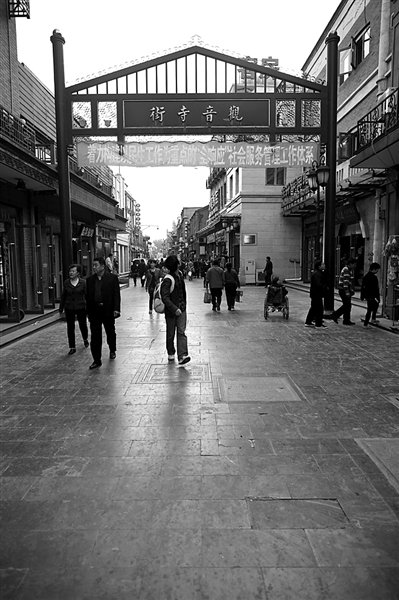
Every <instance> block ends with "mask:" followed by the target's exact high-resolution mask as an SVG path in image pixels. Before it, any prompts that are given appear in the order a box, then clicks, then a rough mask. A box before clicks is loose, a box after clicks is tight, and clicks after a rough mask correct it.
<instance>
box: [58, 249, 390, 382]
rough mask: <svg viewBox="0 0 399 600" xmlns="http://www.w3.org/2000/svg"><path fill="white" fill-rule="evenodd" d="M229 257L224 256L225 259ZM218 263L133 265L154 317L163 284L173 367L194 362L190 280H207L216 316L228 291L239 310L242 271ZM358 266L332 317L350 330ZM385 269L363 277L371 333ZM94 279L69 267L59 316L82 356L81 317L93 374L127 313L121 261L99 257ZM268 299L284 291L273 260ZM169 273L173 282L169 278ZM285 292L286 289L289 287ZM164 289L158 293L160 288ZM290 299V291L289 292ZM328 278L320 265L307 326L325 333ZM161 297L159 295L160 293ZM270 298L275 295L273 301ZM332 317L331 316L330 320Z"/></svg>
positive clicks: (174, 260)
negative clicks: (104, 346) (78, 335)
mask: <svg viewBox="0 0 399 600" xmlns="http://www.w3.org/2000/svg"><path fill="white" fill-rule="evenodd" d="M222 258H224V257H222ZM222 264H223V265H224V268H222V267H221V260H219V259H217V258H215V259H214V260H213V261H212V264H210V263H206V262H205V261H204V260H201V261H189V262H188V264H187V265H185V264H184V263H182V262H180V261H179V259H178V257H177V256H176V255H171V256H168V257H167V258H166V259H165V260H163V259H162V260H161V261H160V262H159V263H157V262H156V261H155V260H153V259H150V260H149V261H148V263H147V264H146V263H145V261H144V259H139V260H138V259H136V260H135V261H133V262H132V265H131V277H132V279H133V282H134V285H135V286H136V285H137V279H139V280H140V283H141V286H142V287H143V288H145V290H146V291H147V292H148V295H149V307H148V308H149V314H152V311H153V303H154V291H155V289H156V288H157V285H158V284H159V283H160V282H161V285H160V292H159V294H160V297H161V299H162V303H163V305H164V314H165V321H166V350H167V353H168V361H169V362H170V363H173V362H174V361H175V358H176V356H177V360H178V364H179V365H184V364H186V363H188V362H189V361H190V360H191V359H190V356H189V354H188V342H187V336H186V326H187V294H186V286H185V279H186V277H187V276H188V279H189V281H191V280H192V279H193V277H196V278H200V277H202V279H203V283H204V287H205V288H206V292H205V294H206V295H208V294H209V295H210V303H211V304H212V311H213V312H220V310H221V303H222V296H223V289H224V290H225V295H226V302H227V309H228V310H229V311H233V310H235V303H236V299H237V294H240V293H241V294H242V292H240V291H239V288H240V280H239V277H238V273H237V271H236V270H235V269H234V268H233V265H232V263H231V262H226V260H225V259H224V260H223V261H222ZM354 266H355V261H354V260H353V259H349V260H347V261H346V264H345V265H344V266H343V267H342V269H341V272H340V275H339V281H338V292H339V295H340V298H341V301H342V305H341V306H340V307H339V308H338V309H337V310H335V311H333V313H332V314H331V316H330V318H331V320H333V321H334V322H335V323H338V322H339V319H340V317H341V316H342V317H343V324H344V325H355V323H354V322H353V321H351V308H352V297H353V295H354V293H355V292H354V287H353V276H354V275H353V270H354ZM379 269H380V265H379V264H378V263H376V262H373V263H371V264H370V268H369V272H368V273H367V274H366V275H365V276H364V277H363V280H362V285H361V292H360V296H361V299H362V300H366V301H367V312H366V315H365V319H364V327H365V328H370V324H369V323H370V322H371V323H373V324H376V323H378V321H377V319H376V315H377V310H378V306H379V303H380V292H379V282H378V278H377V273H378V271H379ZM93 271H94V272H93V275H91V276H89V277H87V279H83V278H82V276H81V267H80V265H78V264H72V265H70V267H69V272H68V275H69V278H68V279H67V280H66V281H65V282H64V286H63V291H62V294H61V300H60V306H59V311H60V313H62V312H64V311H65V318H66V323H67V337H68V344H69V352H68V354H70V355H72V354H75V352H76V340H75V318H76V319H77V321H78V324H79V329H80V333H81V336H82V340H83V345H84V347H85V348H88V347H89V345H90V349H91V354H92V357H93V362H92V364H91V365H90V367H89V368H90V369H91V370H93V369H97V368H99V367H101V365H102V330H103V328H104V331H105V334H106V340H107V345H108V348H109V358H110V360H114V359H115V358H116V330H115V319H117V318H118V317H119V316H120V314H121V294H120V286H119V279H118V271H119V266H118V261H117V260H116V259H115V258H113V255H112V253H111V254H109V255H108V256H107V258H104V257H102V256H99V257H96V258H95V259H94V261H93ZM263 272H264V276H265V285H266V287H267V294H268V295H269V294H270V293H271V292H272V291H273V290H272V288H273V285H274V286H275V287H276V286H277V285H280V287H281V286H282V284H281V282H280V281H279V278H278V277H277V276H273V263H272V261H271V258H270V256H267V257H266V264H265V268H264V270H263ZM165 274H168V277H164V276H165ZM283 287H284V286H283ZM157 289H158V288H157ZM284 290H285V294H287V290H286V288H285V287H284ZM327 290H328V287H327V279H326V274H325V265H324V263H323V262H322V261H321V260H316V261H315V263H314V270H313V273H312V276H311V281H310V300H311V302H310V308H309V311H308V313H307V316H306V320H305V327H316V328H325V327H326V325H325V323H324V318H323V315H324V305H323V300H324V298H325V295H326V293H327ZM157 293H158V292H157ZM268 297H269V296H268ZM87 317H88V320H89V324H90V333H91V339H90V343H89V340H88V326H87ZM325 318H327V317H325Z"/></svg>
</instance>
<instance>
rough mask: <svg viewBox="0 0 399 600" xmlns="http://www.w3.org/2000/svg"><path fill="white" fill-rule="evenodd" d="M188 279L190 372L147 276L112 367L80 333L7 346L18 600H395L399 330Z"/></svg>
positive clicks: (300, 301) (132, 294)
mask: <svg viewBox="0 0 399 600" xmlns="http://www.w3.org/2000/svg"><path fill="white" fill-rule="evenodd" d="M186 285H187V291H188V327H187V335H188V342H189V352H190V355H191V362H190V363H188V364H187V365H185V366H184V367H178V366H177V364H173V365H171V364H168V362H167V355H166V350H165V323H164V317H163V316H162V315H157V314H156V313H154V314H153V315H149V314H148V295H147V293H146V292H145V290H144V289H143V288H141V287H133V286H132V285H131V287H129V288H126V289H124V290H123V291H122V316H121V318H120V319H118V320H117V348H118V349H117V358H116V360H114V361H109V360H108V348H107V346H106V345H104V346H103V365H102V367H101V368H100V369H97V370H96V371H89V369H88V367H89V365H90V363H91V362H92V359H91V354H90V350H89V349H85V348H84V347H83V343H82V342H81V339H80V337H79V332H78V328H77V326H76V329H77V342H78V349H77V352H76V354H75V355H73V356H68V355H67V352H68V344H67V337H66V324H65V323H64V322H57V323H55V324H53V325H51V326H50V327H48V328H46V329H43V330H41V331H38V332H37V333H34V334H32V335H30V336H29V337H27V338H25V339H22V340H20V341H17V342H15V343H13V344H10V345H9V346H6V347H5V348H3V349H1V350H0V360H1V365H2V366H1V383H2V397H1V400H2V402H1V404H2V412H1V417H2V418H1V429H0V435H1V438H0V440H1V448H2V453H1V460H0V469H1V505H2V526H1V527H2V533H1V565H0V567H1V571H0V573H1V577H2V579H1V587H0V589H1V594H0V595H1V598H2V600H6V599H12V600H127V599H129V600H252V599H256V600H294V599H295V600H321V599H323V600H376V599H378V600H395V599H396V600H398V599H399V375H398V354H399V353H398V350H399V339H398V336H397V335H395V334H393V333H390V332H388V331H384V330H382V329H378V328H375V327H373V328H372V329H365V328H364V327H363V326H362V323H361V322H360V318H361V317H362V316H364V310H363V309H360V308H354V309H353V311H352V320H354V321H355V322H356V326H354V327H344V326H343V325H342V323H340V324H338V325H336V324H335V323H333V322H330V321H329V322H327V328H326V329H323V330H320V329H311V328H305V327H304V321H305V316H306V312H307V310H308V307H309V297H308V295H307V294H304V293H302V292H300V291H297V290H290V292H289V299H290V318H289V320H288V321H285V320H283V317H282V314H281V313H272V314H271V315H270V317H269V319H268V321H265V319H264V317H263V299H264V294H265V290H264V288H261V287H244V288H243V292H244V295H243V302H242V303H240V304H237V305H236V311H234V312H228V311H227V306H226V302H225V299H224V298H223V303H222V310H221V312H220V313H214V312H212V310H211V308H210V305H205V304H203V302H202V297H203V285H202V281H200V280H194V281H192V282H189V281H187V282H186Z"/></svg>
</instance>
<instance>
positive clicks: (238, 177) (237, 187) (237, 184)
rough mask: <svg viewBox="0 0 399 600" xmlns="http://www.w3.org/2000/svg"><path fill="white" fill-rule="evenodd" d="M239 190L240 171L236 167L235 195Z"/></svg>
mask: <svg viewBox="0 0 399 600" xmlns="http://www.w3.org/2000/svg"><path fill="white" fill-rule="evenodd" d="M239 191H240V171H239V169H236V195H237V194H238V192H239Z"/></svg>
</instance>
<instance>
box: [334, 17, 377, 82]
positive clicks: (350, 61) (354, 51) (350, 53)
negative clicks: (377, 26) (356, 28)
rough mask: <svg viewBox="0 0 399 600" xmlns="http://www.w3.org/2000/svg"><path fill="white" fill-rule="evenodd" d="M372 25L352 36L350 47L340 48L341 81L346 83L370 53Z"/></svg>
mask: <svg viewBox="0 0 399 600" xmlns="http://www.w3.org/2000/svg"><path fill="white" fill-rule="evenodd" d="M370 40H371V37H370V26H369V25H368V26H367V27H366V28H365V29H363V31H362V32H361V33H360V34H359V35H357V36H356V37H353V38H352V41H351V44H350V46H349V47H347V48H344V49H343V50H340V57H339V83H340V85H341V84H342V83H344V81H346V80H347V79H348V77H349V75H350V74H351V73H352V71H353V70H354V69H356V68H357V67H358V66H359V65H360V63H361V62H362V61H363V60H364V59H365V58H366V56H367V55H368V54H370Z"/></svg>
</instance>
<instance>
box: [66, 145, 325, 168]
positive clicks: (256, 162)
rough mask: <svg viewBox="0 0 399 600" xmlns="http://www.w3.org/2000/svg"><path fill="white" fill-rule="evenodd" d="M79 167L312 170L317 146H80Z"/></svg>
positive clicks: (316, 157)
mask: <svg viewBox="0 0 399 600" xmlns="http://www.w3.org/2000/svg"><path fill="white" fill-rule="evenodd" d="M77 155H78V165H79V167H90V166H94V165H109V166H124V167H128V166H130V167H178V166H183V167H225V168H234V167H251V168H254V167H260V168H265V167H311V166H312V161H314V160H318V158H319V144H318V143H314V142H309V143H307V142H304V143H300V142H293V143H290V142H281V143H276V144H268V143H263V142H260V143H249V142H226V143H220V142H180V141H179V142H145V143H140V142H130V143H126V144H123V145H122V144H118V143H116V142H87V141H81V140H79V141H78V142H77Z"/></svg>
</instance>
